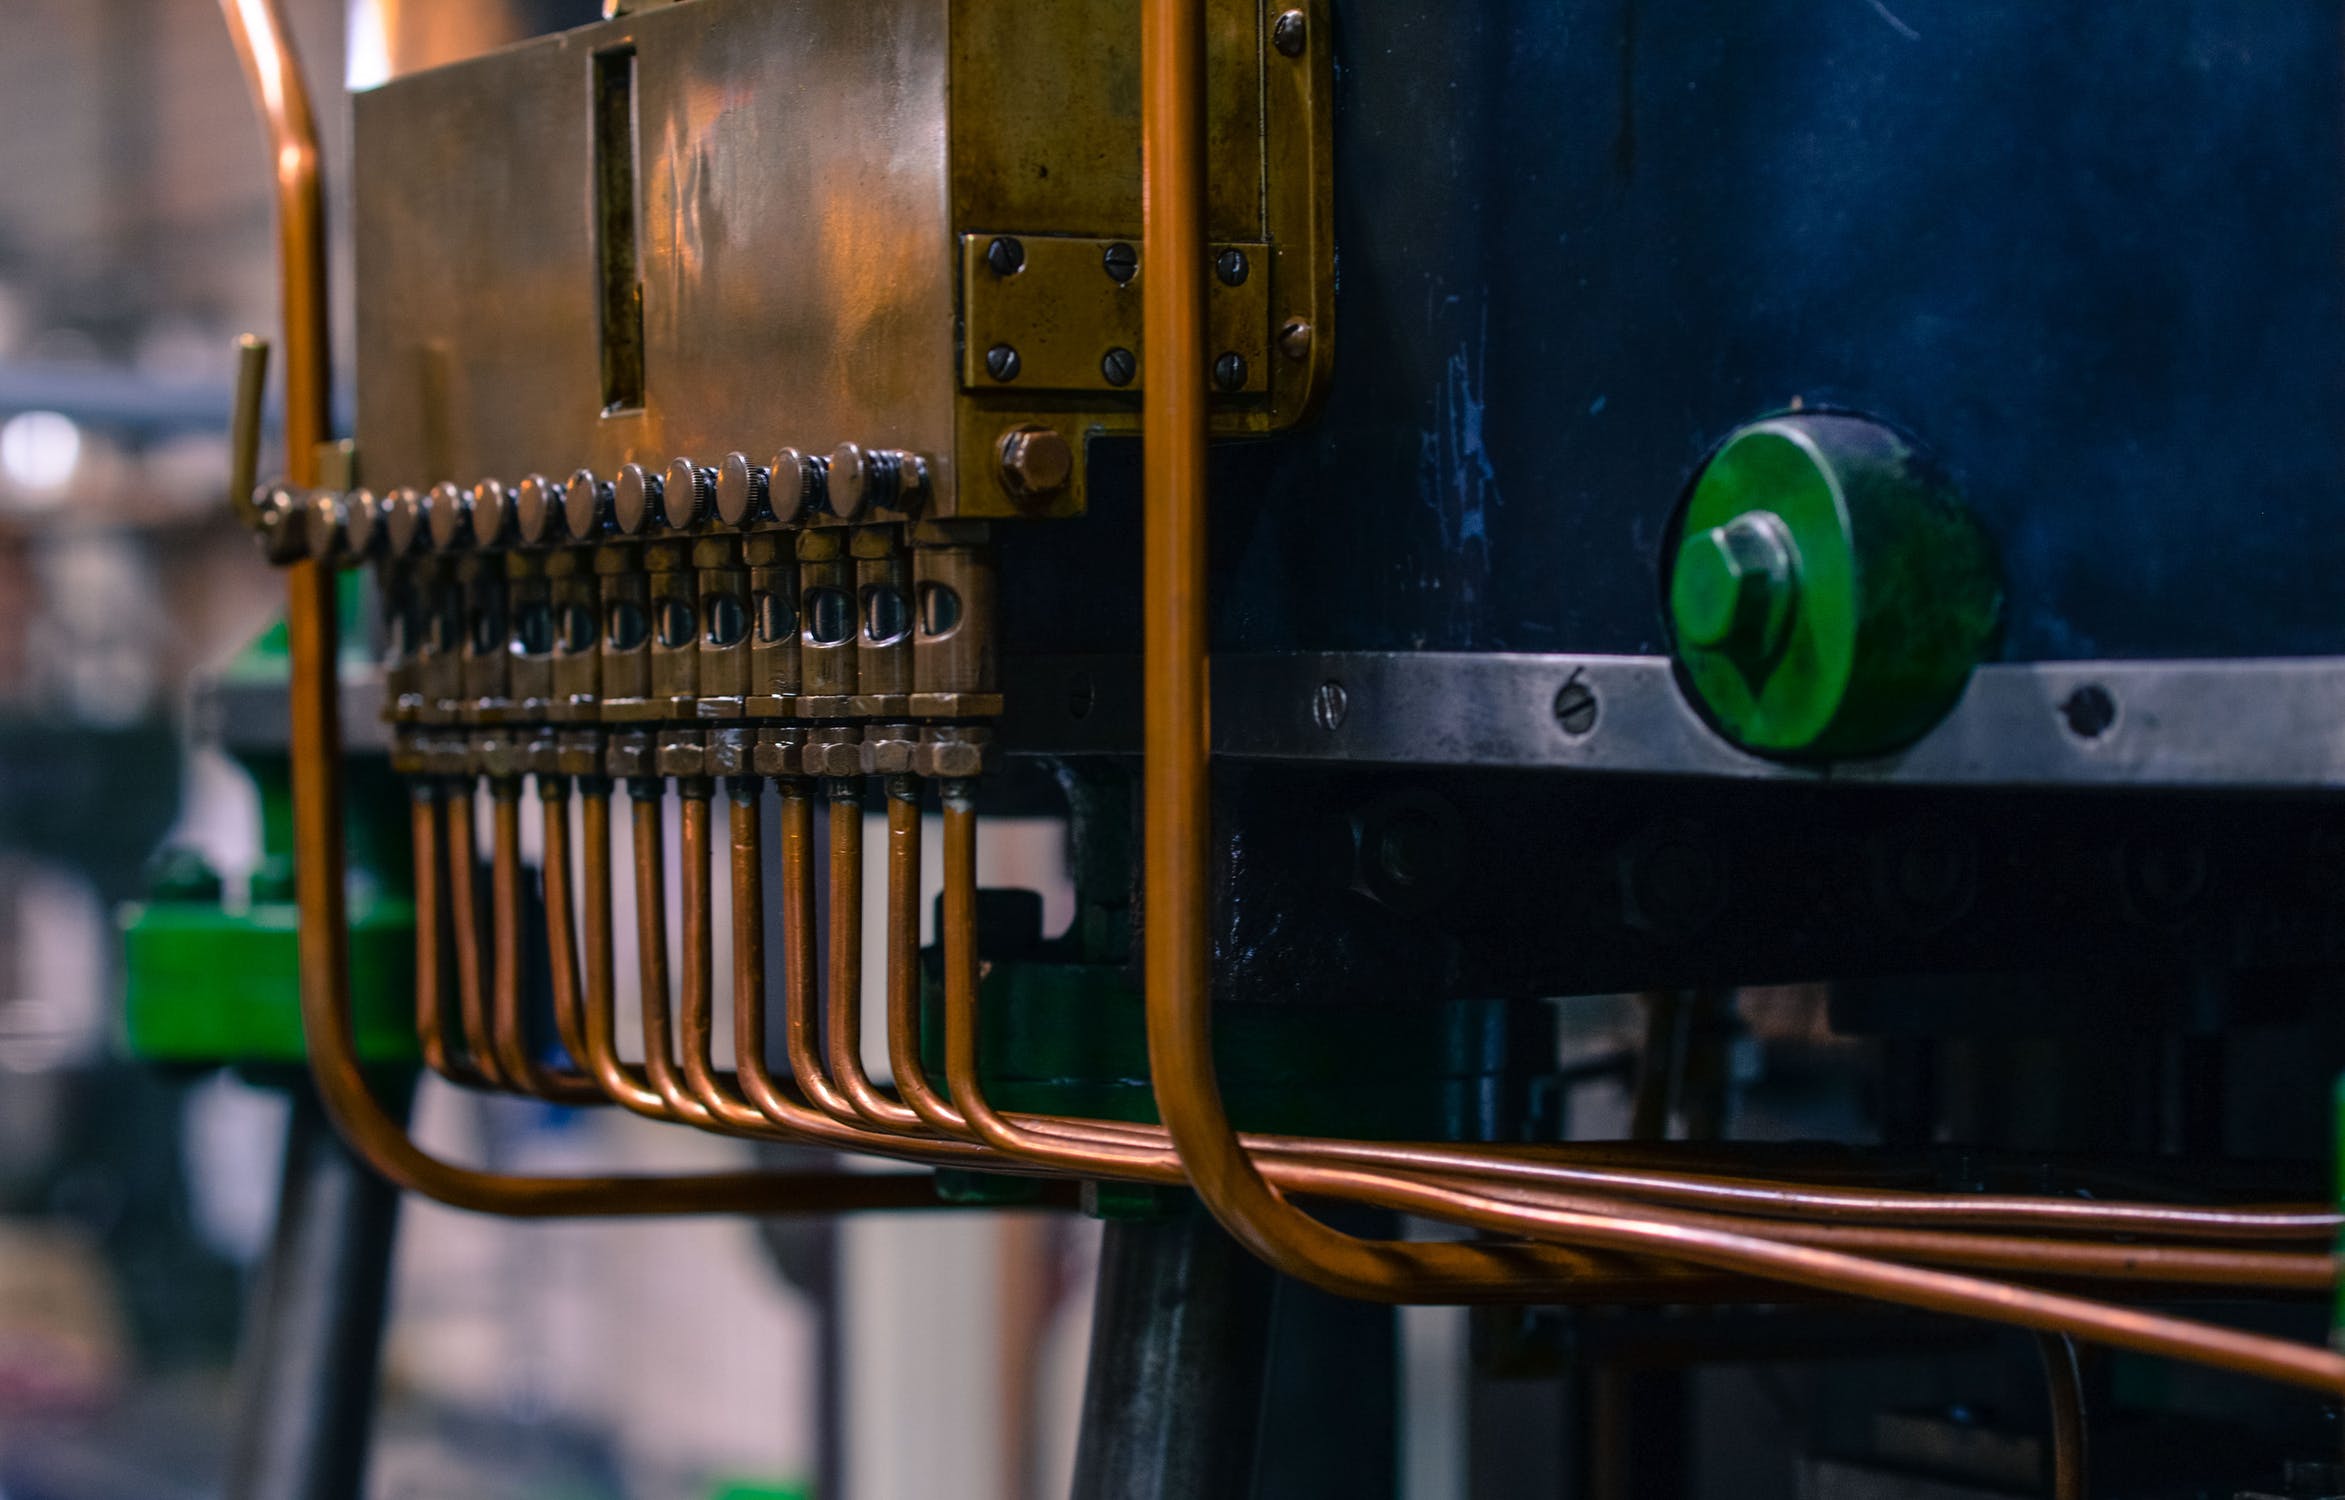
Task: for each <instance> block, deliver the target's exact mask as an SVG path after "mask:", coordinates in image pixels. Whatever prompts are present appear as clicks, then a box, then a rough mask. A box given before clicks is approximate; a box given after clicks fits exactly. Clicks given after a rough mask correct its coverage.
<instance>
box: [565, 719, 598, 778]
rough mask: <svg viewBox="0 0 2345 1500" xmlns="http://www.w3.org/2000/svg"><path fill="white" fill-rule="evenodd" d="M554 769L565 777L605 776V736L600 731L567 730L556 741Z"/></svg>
mask: <svg viewBox="0 0 2345 1500" xmlns="http://www.w3.org/2000/svg"><path fill="white" fill-rule="evenodd" d="M554 769H555V770H557V771H559V772H561V773H562V774H563V775H564V776H600V775H602V774H603V735H602V731H601V730H599V729H565V730H563V731H562V733H561V734H559V735H557V736H556V737H555V740H554Z"/></svg>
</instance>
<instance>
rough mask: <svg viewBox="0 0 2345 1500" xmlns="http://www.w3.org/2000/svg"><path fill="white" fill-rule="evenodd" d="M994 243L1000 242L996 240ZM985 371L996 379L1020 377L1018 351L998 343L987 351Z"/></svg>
mask: <svg viewBox="0 0 2345 1500" xmlns="http://www.w3.org/2000/svg"><path fill="white" fill-rule="evenodd" d="M994 243H996V244H999V243H1000V241H998V240H996V241H995V242H994ZM985 373H986V374H988V375H991V376H992V377H993V378H994V379H996V380H1015V379H1017V378H1018V351H1017V350H1015V349H1013V348H1011V347H1010V346H1009V345H1007V344H996V345H994V346H993V347H992V348H991V349H988V350H986V351H985Z"/></svg>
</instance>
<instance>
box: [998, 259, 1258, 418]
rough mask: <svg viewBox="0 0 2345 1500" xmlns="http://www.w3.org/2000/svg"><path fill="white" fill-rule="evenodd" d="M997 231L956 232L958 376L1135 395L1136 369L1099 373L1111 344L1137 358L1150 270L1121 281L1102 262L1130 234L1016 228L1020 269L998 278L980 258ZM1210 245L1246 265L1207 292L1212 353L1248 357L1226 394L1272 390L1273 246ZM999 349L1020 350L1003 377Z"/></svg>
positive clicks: (1021, 386) (1005, 386)
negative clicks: (961, 309)
mask: <svg viewBox="0 0 2345 1500" xmlns="http://www.w3.org/2000/svg"><path fill="white" fill-rule="evenodd" d="M996 238H999V236H996V235H991V234H965V235H962V236H961V287H962V296H963V301H964V305H965V306H966V309H967V313H966V319H965V327H966V330H967V332H966V336H965V338H964V339H963V341H962V345H963V347H962V351H961V383H962V384H963V385H965V386H968V387H969V388H971V389H973V390H985V391H991V390H997V389H998V390H1012V389H1015V390H1029V391H1076V392H1085V393H1089V394H1091V395H1095V396H1104V397H1110V398H1119V397H1120V398H1123V399H1125V400H1129V399H1131V398H1132V397H1134V396H1136V395H1137V393H1138V392H1139V390H1140V388H1141V380H1140V377H1139V375H1138V374H1137V373H1134V374H1132V375H1130V376H1129V377H1127V378H1126V379H1125V380H1124V381H1123V383H1122V384H1120V385H1119V384H1117V383H1115V382H1112V381H1110V380H1109V379H1108V378H1107V376H1106V375H1105V374H1104V373H1102V371H1101V363H1102V360H1103V357H1104V356H1105V355H1106V354H1107V352H1108V351H1109V350H1111V349H1122V350H1124V351H1126V352H1127V353H1130V354H1133V355H1135V356H1136V355H1137V354H1138V353H1139V351H1140V287H1141V283H1142V282H1143V281H1144V280H1145V279H1146V277H1147V275H1148V268H1147V267H1146V266H1144V265H1139V266H1136V267H1135V269H1134V270H1133V271H1132V273H1131V275H1130V277H1129V278H1128V279H1126V280H1123V281H1118V280H1116V279H1115V278H1114V277H1112V276H1110V275H1109V274H1108V273H1107V270H1106V268H1105V257H1106V253H1107V251H1108V249H1109V247H1110V246H1113V245H1117V244H1122V245H1124V246H1126V247H1127V248H1129V247H1130V243H1131V242H1130V241H1119V240H1114V239H1089V238H1085V239H1074V238H1067V237H1063V236H1056V235H1053V236H1047V237H1046V236H1036V235H1023V236H1019V237H1017V243H1018V247H1019V251H1020V254H1021V256H1022V258H1023V262H1024V263H1023V264H1022V265H1021V266H1020V267H1019V269H1018V270H1017V271H1016V273H1014V274H1012V275H1008V276H1004V275H1001V274H999V273H997V272H995V271H994V270H993V268H992V267H991V266H989V265H988V264H987V263H986V252H987V250H988V248H989V247H990V246H991V245H992V244H993V242H994V240H995V239H996ZM1213 248H1214V251H1215V253H1216V254H1224V253H1233V252H1234V253H1235V254H1237V255H1240V256H1243V257H1244V258H1245V264H1246V265H1247V267H1248V270H1247V273H1246V275H1245V277H1244V279H1242V280H1240V281H1239V282H1238V283H1237V284H1236V285H1235V286H1231V285H1229V284H1227V283H1226V282H1225V281H1223V280H1222V279H1221V278H1219V277H1216V278H1215V279H1214V280H1213V282H1212V283H1211V293H1210V295H1209V296H1208V297H1207V298H1206V316H1207V318H1208V319H1210V321H1211V327H1210V332H1209V335H1208V340H1209V347H1210V350H1211V355H1212V357H1214V358H1218V357H1219V356H1220V355H1222V354H1223V353H1234V354H1236V355H1237V356H1238V357H1239V358H1241V359H1243V360H1244V361H1245V362H1246V374H1245V378H1244V379H1243V380H1242V381H1240V382H1239V383H1238V384H1237V385H1236V387H1235V388H1234V389H1232V388H1230V387H1227V386H1225V387H1222V389H1223V390H1224V391H1225V393H1228V394H1233V395H1234V394H1238V393H1244V394H1248V395H1256V396H1259V395H1261V394H1262V393H1263V392H1265V391H1267V390H1269V388H1270V378H1269V371H1270V336H1271V331H1272V330H1271V327H1270V279H1271V269H1270V266H1271V250H1270V246H1269V245H1267V244H1265V243H1263V242H1262V241H1259V240H1255V241H1250V242H1245V243H1230V242H1226V241H1225V242H1223V243H1221V244H1217V245H1215V246H1214V247H1213ZM1135 256H1136V252H1135ZM996 347H1003V348H1009V349H1014V350H1016V351H1017V355H1018V366H1017V373H1016V375H1015V376H1013V377H1012V378H1010V379H1008V380H1003V379H1000V378H998V377H996V376H995V375H994V374H993V373H992V372H991V371H990V370H989V369H987V367H986V355H987V354H988V352H989V351H991V350H992V349H994V348H996ZM1208 368H1209V369H1210V366H1208ZM1134 369H1135V371H1136V370H1137V365H1135V366H1134Z"/></svg>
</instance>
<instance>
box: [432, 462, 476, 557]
mask: <svg viewBox="0 0 2345 1500" xmlns="http://www.w3.org/2000/svg"><path fill="white" fill-rule="evenodd" d="M423 518H424V524H425V525H426V526H427V527H429V528H430V530H431V534H432V545H433V546H434V547H436V548H438V549H439V550H440V551H442V552H446V551H449V550H450V549H452V548H456V547H461V546H463V545H464V544H465V542H466V541H468V540H469V539H470V532H471V530H472V497H471V496H470V495H468V494H466V493H465V492H464V491H462V490H460V489H458V488H457V487H456V486H455V485H454V484H453V483H452V482H450V481H448V480H445V479H443V480H441V481H440V482H439V483H438V484H435V485H433V486H432V491H431V493H430V494H429V495H427V496H425V497H424V502H423Z"/></svg>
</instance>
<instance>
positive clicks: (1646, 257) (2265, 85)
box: [1004, 0, 2345, 660]
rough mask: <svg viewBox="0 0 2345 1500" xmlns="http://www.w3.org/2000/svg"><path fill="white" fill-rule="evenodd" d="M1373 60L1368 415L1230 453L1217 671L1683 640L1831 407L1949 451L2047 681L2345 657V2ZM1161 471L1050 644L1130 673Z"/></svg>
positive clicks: (1343, 16)
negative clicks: (1324, 659)
mask: <svg viewBox="0 0 2345 1500" xmlns="http://www.w3.org/2000/svg"><path fill="white" fill-rule="evenodd" d="M1335 21H1336V25H1337V34H1336V37H1335V46H1336V49H1337V57H1338V93H1337V100H1336V108H1337V115H1336V129H1337V138H1336V148H1337V149H1336V228H1337V255H1338V266H1339V300H1338V315H1339V318H1338V326H1337V328H1336V330H1335V335H1336V338H1337V340H1338V350H1339V352H1338V355H1337V374H1336V380H1335V384H1334V388H1333V392H1332V395H1331V398H1330V400H1329V402H1328V404H1327V406H1326V408H1325V410H1324V411H1323V413H1322V414H1321V416H1320V417H1319V419H1318V420H1317V421H1315V422H1313V423H1308V424H1306V425H1305V426H1304V427H1303V428H1302V429H1301V430H1299V431H1298V432H1297V433H1295V434H1294V435H1293V436H1291V437H1289V438H1285V439H1281V440H1279V441H1276V442H1274V443H1270V444H1266V445H1261V446H1257V447H1252V448H1231V449H1228V450H1226V451H1224V452H1223V453H1222V454H1221V455H1220V460H1219V462H1220V471H1219V474H1218V476H1217V483H1216V488H1215V493H1214V506H1213V527H1214V557H1215V571H1216V579H1215V584H1216V586H1215V591H1214V598H1215V607H1216V612H1217V614H1216V631H1215V641H1214V644H1215V648H1216V649H1217V650H1222V651H1236V650H1253V651H1262V650H1287V649H1402V650H1407V649H1421V650H1445V651H1487V650H1520V651H1575V652H1632V653H1647V652H1655V651H1659V650H1663V649H1666V637H1665V634H1664V632H1663V628H1662V618H1661V610H1660V607H1659V588H1658V582H1657V580H1658V575H1659V568H1660V551H1661V547H1662V545H1663V539H1664V535H1665V532H1666V530H1667V525H1668V520H1669V517H1670V513H1671V510H1672V508H1673V506H1674V505H1675V504H1676V502H1677V500H1678V498H1679V495H1680V493H1681V491H1682V490H1683V488H1684V486H1685V484H1686V482H1687V480H1688V478H1689V476H1690V475H1691V473H1692V472H1693V470H1694V468H1695V466H1696V465H1697V464H1698V463H1699V461H1700V460H1701V458H1702V457H1703V455H1704V454H1705V453H1706V452H1707V451H1708V450H1709V448H1710V447H1711V446H1712V445H1713V444H1715V443H1717V442H1718V441H1719V440H1720V439H1722V438H1723V437H1724V436H1725V435H1726V434H1727V433H1728V432H1729V431H1731V430H1732V429H1733V428H1734V427H1735V426H1736V425H1738V424H1740V423H1743V422H1746V421H1749V420H1751V419H1753V418H1755V417H1758V416H1761V415H1764V414H1767V413H1769V412H1773V411H1779V410H1781V409H1783V408H1785V407H1787V406H1788V405H1790V404H1792V403H1793V402H1795V401H1797V402H1801V403H1803V404H1805V405H1807V406H1810V407H1815V406H1836V407H1846V408H1851V409H1856V410H1861V411H1865V412H1868V413H1871V414H1874V415H1877V416H1879V417H1881V418H1883V419H1886V420H1888V421H1890V422H1893V423H1896V424H1899V425H1902V426H1904V427H1906V428H1908V429H1910V430H1911V431H1912V432H1914V433H1915V434H1917V435H1918V436H1919V437H1920V438H1921V439H1922V440H1923V441H1924V442H1926V443H1927V444H1929V445H1930V446H1931V447H1932V448H1934V449H1935V450H1937V451H1938V452H1939V453H1940V454H1942V455H1943V456H1944V457H1945V458H1946V459H1947V460H1948V462H1949V463H1950V464H1951V466H1952V467H1953V469H1954V471H1955V473H1956V475H1957V477H1958V479H1959V480H1960V482H1961V485H1962V487H1963V489H1964V491H1965V493H1966V494H1967V496H1968V498H1969V500H1970V502H1971V503H1972V504H1973V506H1975V508H1976V509H1977V511H1978V512H1979V514H1980V515H1981V517H1982V518H1983V519H1984V521H1985V522H1986V524H1987V526H1988V528H1989V530H1990V531H1991V532H1992V533H1993V535H1994V536H1995V538H1996V539H1997V541H1998V543H1999V547H2000V551H2001V555H2002V561H2003V565H2004V568H2005V570H2006V573H2007V575H2008V581H2009V598H2010V611H2009V622H2008V628H2007V632H2006V645H2005V650H2006V654H2007V655H2008V656H2009V657H2010V658H2011V659H2015V660H2034V659H2049V658H2091V657H2159V656H2250V655H2284V654H2320V653H2330V652H2337V651H2340V650H2345V614H2340V612H2339V611H2337V610H2336V609H2335V607H2334V605H2333V601H2332V600H2331V599H2330V597H2329V590H2328V588H2327V587H2326V583H2325V580H2327V579H2328V578H2330V577H2332V576H2334V575H2335V574H2336V572H2337V571H2338V566H2339V564H2340V563H2341V562H2345V533H2341V532H2340V531H2339V530H2338V529H2337V528H2336V527H2335V526H2334V525H2333V524H2332V523H2331V520H2330V509H2331V507H2330V498H2331V497H2332V496H2333V495H2334V494H2335V493H2336V491H2337V489H2338V487H2339V484H2340V481H2341V480H2345V426H2341V425H2340V423H2339V421H2338V420H2337V418H2338V413H2339V412H2340V410H2345V362H2340V361H2339V360H2338V359H2337V358H2336V349H2337V348H2338V345H2339V337H2340V334H2341V333H2345V273H2341V271H2340V264H2341V262H2340V248H2341V246H2345V191H2341V190H2340V189H2341V186H2345V130H2341V129H2340V127H2339V124H2338V122H2339V120H2340V118H2341V117H2345V103H2341V86H2340V81H2339V72H2338V67H2337V59H2338V57H2339V56H2340V55H2345V15H2341V14H2340V12H2339V10H2338V8H2337V7H2334V6H2326V5H2310V4H2308V5H2243V4H2237V3H2228V0H2187V3H2173V4H2164V5H2154V6H2142V5H2136V6H2055V7H2046V6H2043V5H2040V4H2028V3H2024V0H1989V3H1976V4H1974V3H1963V0H1830V3H1810V0H1767V3H1757V4H1737V5H1731V6H1718V5H1712V4H1705V3H1702V0H1572V3H1565V4H1552V3H1537V0H1500V3H1496V4H1487V5H1473V6H1457V5H1444V4H1429V3H1422V0H1379V3H1371V4H1359V5H1347V6H1341V7H1338V9H1337V12H1336V16H1335ZM1135 478H1136V470H1133V471H1124V472H1117V471H1115V470H1114V469H1113V468H1112V466H1111V468H1110V469H1109V470H1105V471H1102V472H1101V473H1099V474H1098V475H1097V476H1096V477H1095V480H1094V496H1095V498H1094V502H1093V507H1092V509H1093V515H1092V516H1091V518H1090V519H1089V520H1088V521H1087V522H1086V523H1084V524H1082V525H1079V526H1069V527H1029V528H1021V529H1020V530H1019V534H1017V535H1015V536H1013V537H1012V539H1011V542H1010V546H1011V548H1012V555H1011V559H1010V562H1011V566H1012V568H1013V569H1014V571H1013V572H1012V573H1010V574H1008V575H1007V576H1010V577H1012V578H1014V580H1015V587H1012V588H1008V589H1005V590H1004V599H1005V602H1006V605H1007V608H1008V611H1009V615H1010V622H1009V624H1010V637H1009V639H1010V641H1011V642H1012V644H1013V645H1016V646H1020V647H1024V648H1027V649H1036V650H1041V649H1056V650H1066V649H1069V647H1068V640H1069V632H1070V629H1071V630H1072V631H1073V632H1074V633H1075V634H1076V635H1077V637H1078V638H1079V637H1080V636H1081V634H1082V632H1083V631H1084V630H1085V628H1086V627H1090V628H1092V629H1093V630H1095V631H1096V632H1097V633H1098V634H1099V636H1100V637H1101V641H1102V647H1101V648H1102V649H1123V648H1124V646H1125V644H1126V643H1127V642H1128V640H1129V638H1130V637H1129V634H1128V632H1129V630H1130V628H1131V625H1132V623H1133V622H1134V621H1135V620H1136V604H1137V591H1136V587H1135V586H1134V583H1133V580H1134V578H1135V576H1136V575H1135V574H1133V573H1132V572H1129V571H1127V570H1126V569H1125V568H1124V567H1122V566H1120V565H1117V566H1108V565H1104V564H1103V562H1102V559H1101V554H1100V553H1099V552H1098V551H1097V550H1095V549H1096V548H1097V547H1098V546H1099V544H1100V541H1101V534H1102V533H1104V532H1108V531H1111V530H1115V529H1117V528H1118V527H1119V526H1125V525H1129V524H1131V522H1132V517H1133V513H1134V512H1135V510H1136V504H1137V502H1136V485H1135V484H1134V482H1133V481H1134V479H1135ZM1028 556H1032V557H1035V558H1036V559H1037V565H1035V566H1030V567H1029V566H1023V565H1022V562H1023V559H1024V558H1025V557H1028ZM1078 557H1079V558H1080V559H1081V560H1082V562H1081V565H1080V566H1072V565H1068V566H1052V565H1050V563H1049V562H1045V561H1043V559H1045V558H1048V559H1051V560H1053V561H1055V560H1057V559H1061V558H1065V559H1073V558H1078Z"/></svg>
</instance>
